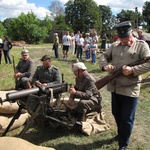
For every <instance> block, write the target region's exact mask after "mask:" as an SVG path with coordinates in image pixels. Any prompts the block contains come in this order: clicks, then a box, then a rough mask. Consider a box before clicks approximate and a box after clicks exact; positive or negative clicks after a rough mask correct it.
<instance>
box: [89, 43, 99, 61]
mask: <svg viewBox="0 0 150 150" xmlns="http://www.w3.org/2000/svg"><path fill="white" fill-rule="evenodd" d="M97 50H98V46H97V44H96V40H93V42H92V44H91V46H90V51H91V56H92V62H91V63H92V64H95V63H96V53H97Z"/></svg>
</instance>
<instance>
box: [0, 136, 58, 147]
mask: <svg viewBox="0 0 150 150" xmlns="http://www.w3.org/2000/svg"><path fill="white" fill-rule="evenodd" d="M0 150H55V149H54V148H48V147H42V146H37V145H34V144H32V143H30V142H28V141H26V140H23V139H21V138H16V137H0Z"/></svg>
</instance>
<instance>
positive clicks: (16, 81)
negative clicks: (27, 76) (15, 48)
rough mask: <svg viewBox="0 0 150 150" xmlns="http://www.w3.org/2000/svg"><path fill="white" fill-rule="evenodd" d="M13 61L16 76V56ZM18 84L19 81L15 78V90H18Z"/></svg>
mask: <svg viewBox="0 0 150 150" xmlns="http://www.w3.org/2000/svg"><path fill="white" fill-rule="evenodd" d="M12 60H13V68H14V74H16V65H15V58H14V55H13V56H12ZM17 83H18V80H17V78H15V90H17Z"/></svg>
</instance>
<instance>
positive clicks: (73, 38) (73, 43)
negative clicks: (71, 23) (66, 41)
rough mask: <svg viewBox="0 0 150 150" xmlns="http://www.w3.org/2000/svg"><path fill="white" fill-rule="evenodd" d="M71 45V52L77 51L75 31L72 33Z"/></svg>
mask: <svg viewBox="0 0 150 150" xmlns="http://www.w3.org/2000/svg"><path fill="white" fill-rule="evenodd" d="M71 43H72V44H71V46H70V49H71V54H74V52H75V36H74V33H71Z"/></svg>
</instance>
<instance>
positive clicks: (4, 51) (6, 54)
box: [3, 50, 12, 64]
mask: <svg viewBox="0 0 150 150" xmlns="http://www.w3.org/2000/svg"><path fill="white" fill-rule="evenodd" d="M9 52H10V50H3V53H4V58H5V63H6V64H8V61H9V63H10V64H11V63H12V61H11V59H10V56H9Z"/></svg>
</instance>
